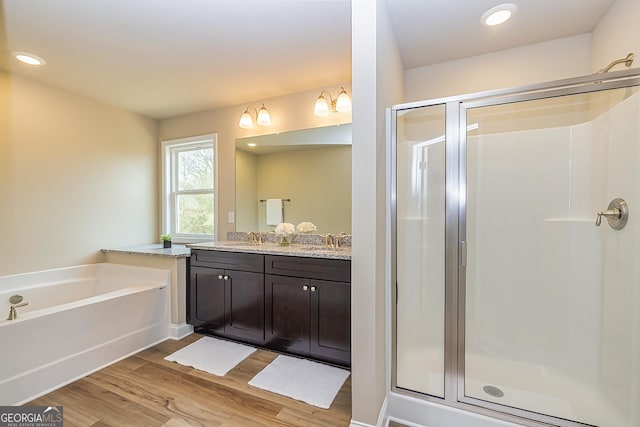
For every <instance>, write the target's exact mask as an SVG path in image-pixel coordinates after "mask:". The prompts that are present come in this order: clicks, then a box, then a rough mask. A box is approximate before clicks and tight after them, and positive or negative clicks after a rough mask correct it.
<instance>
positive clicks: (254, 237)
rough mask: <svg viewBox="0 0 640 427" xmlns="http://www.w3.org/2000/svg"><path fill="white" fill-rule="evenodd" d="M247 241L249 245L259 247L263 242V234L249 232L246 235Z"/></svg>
mask: <svg viewBox="0 0 640 427" xmlns="http://www.w3.org/2000/svg"><path fill="white" fill-rule="evenodd" d="M247 240H249V241H250V242H251V243H257V244H259V245H261V244H262V241H263V234H262V233H259V232H255V231H249V232H248V233H247Z"/></svg>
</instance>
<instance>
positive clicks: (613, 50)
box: [591, 0, 640, 72]
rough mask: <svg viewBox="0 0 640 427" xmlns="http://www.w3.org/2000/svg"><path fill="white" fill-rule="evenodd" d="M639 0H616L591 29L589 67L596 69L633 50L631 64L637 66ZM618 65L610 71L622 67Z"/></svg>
mask: <svg viewBox="0 0 640 427" xmlns="http://www.w3.org/2000/svg"><path fill="white" fill-rule="evenodd" d="M639 17H640V2H639V1H638V0H617V1H616V2H615V3H614V4H613V6H611V9H609V11H608V12H607V14H606V15H605V16H604V18H602V19H601V20H600V22H598V25H596V27H595V28H594V29H593V31H592V42H591V44H592V49H591V71H592V72H596V71H598V70H600V69H601V68H603V67H605V66H606V65H607V64H609V63H611V62H612V61H614V60H616V59H620V58H624V57H626V56H627V54H628V53H629V52H633V53H634V54H635V57H636V59H635V61H634V62H633V65H632V67H633V68H638V67H640V25H638V18H639ZM624 68H625V67H624V66H623V65H617V66H616V67H615V68H613V70H612V71H618V70H623V69H624Z"/></svg>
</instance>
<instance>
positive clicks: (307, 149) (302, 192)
mask: <svg viewBox="0 0 640 427" xmlns="http://www.w3.org/2000/svg"><path fill="white" fill-rule="evenodd" d="M266 199H283V200H285V201H284V222H290V223H292V224H293V225H297V224H299V223H300V222H303V221H310V222H312V223H314V224H315V225H316V227H317V228H318V229H317V233H340V232H342V231H344V232H346V233H351V124H343V125H337V126H327V127H320V128H312V129H303V130H297V131H291V132H281V133H279V134H271V135H262V136H256V137H248V138H239V139H237V140H236V231H273V229H274V228H275V226H273V225H267V221H266V219H267V217H266V203H265V202H264V201H265V200H266Z"/></svg>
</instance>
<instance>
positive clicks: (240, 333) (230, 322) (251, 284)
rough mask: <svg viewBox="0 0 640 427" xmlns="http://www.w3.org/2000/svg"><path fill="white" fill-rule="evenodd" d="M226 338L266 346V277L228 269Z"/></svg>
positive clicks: (226, 271)
mask: <svg viewBox="0 0 640 427" xmlns="http://www.w3.org/2000/svg"><path fill="white" fill-rule="evenodd" d="M224 278H225V279H224V289H225V292H224V299H223V301H224V311H225V317H226V323H225V327H224V333H225V335H228V336H231V337H236V338H240V339H242V340H245V341H250V342H253V343H256V344H263V343H264V302H265V299H264V275H263V274H260V273H251V272H245V271H229V270H225V274H224Z"/></svg>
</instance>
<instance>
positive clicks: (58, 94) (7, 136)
mask: <svg viewBox="0 0 640 427" xmlns="http://www.w3.org/2000/svg"><path fill="white" fill-rule="evenodd" d="M0 93H1V94H2V96H1V97H0V98H2V100H1V101H0V194H1V195H2V209H0V235H1V236H2V246H1V248H2V249H0V259H1V260H2V262H0V275H8V274H16V273H23V272H30V271H36V270H43V269H50V268H59V267H66V266H71V265H77V264H86V263H94V262H97V261H100V260H101V254H100V253H99V250H100V249H101V248H103V247H113V246H126V245H134V244H144V243H151V242H153V241H156V240H157V235H156V234H157V233H156V231H157V229H158V227H157V206H158V204H157V194H158V187H157V180H158V171H157V167H156V165H157V136H156V122H155V121H154V120H152V119H149V118H146V117H143V116H140V115H137V114H134V113H130V112H127V111H124V110H120V109H118V108H114V107H111V106H108V105H106V104H102V103H100V102H97V101H93V100H90V99H88V98H85V97H82V96H79V95H75V94H73V93H71V92H68V91H65V90H62V89H58V88H56V87H53V86H49V85H46V84H43V83H39V82H36V81H34V80H31V79H28V78H24V77H20V76H17V75H14V74H9V73H7V72H4V71H0Z"/></svg>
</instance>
